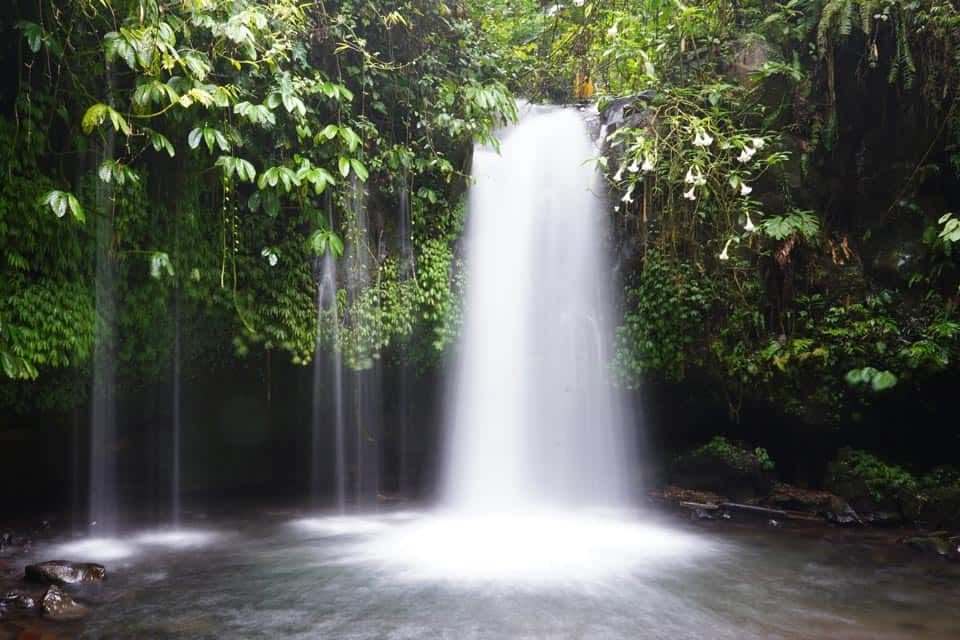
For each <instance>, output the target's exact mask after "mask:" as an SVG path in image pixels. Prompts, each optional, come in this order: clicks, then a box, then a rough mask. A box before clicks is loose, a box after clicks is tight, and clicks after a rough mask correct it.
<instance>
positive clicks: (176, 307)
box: [170, 282, 181, 527]
mask: <svg viewBox="0 0 960 640" xmlns="http://www.w3.org/2000/svg"><path fill="white" fill-rule="evenodd" d="M180 355H181V354H180V283H179V282H177V283H176V284H175V285H174V290H173V421H172V422H173V424H172V425H171V427H172V429H173V438H172V449H173V465H172V467H171V473H170V482H171V486H170V491H171V497H172V500H171V510H172V512H173V518H172V520H173V526H175V527H178V526H180V413H181V412H180V391H181V388H180Z"/></svg>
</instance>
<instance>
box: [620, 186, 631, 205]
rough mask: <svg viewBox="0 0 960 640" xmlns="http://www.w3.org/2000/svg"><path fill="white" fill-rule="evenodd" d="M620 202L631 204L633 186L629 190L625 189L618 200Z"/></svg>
mask: <svg viewBox="0 0 960 640" xmlns="http://www.w3.org/2000/svg"><path fill="white" fill-rule="evenodd" d="M620 200H621V201H622V202H625V203H626V204H630V203H631V202H633V185H630V188H629V189H627V192H626V193H625V194H623V197H622V198H620Z"/></svg>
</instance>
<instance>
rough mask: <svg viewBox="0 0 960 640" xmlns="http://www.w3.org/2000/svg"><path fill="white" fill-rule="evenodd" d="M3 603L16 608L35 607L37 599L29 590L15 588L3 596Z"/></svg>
mask: <svg viewBox="0 0 960 640" xmlns="http://www.w3.org/2000/svg"><path fill="white" fill-rule="evenodd" d="M3 604H4V605H5V606H7V607H11V608H15V609H33V608H34V607H35V606H37V601H36V600H35V599H34V597H33V594H31V593H30V592H29V591H24V590H23V589H14V590H12V591H8V592H7V593H6V594H5V595H4V596H3Z"/></svg>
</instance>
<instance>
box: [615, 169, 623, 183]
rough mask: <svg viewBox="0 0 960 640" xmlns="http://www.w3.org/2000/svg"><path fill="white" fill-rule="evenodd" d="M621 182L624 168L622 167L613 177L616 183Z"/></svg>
mask: <svg viewBox="0 0 960 640" xmlns="http://www.w3.org/2000/svg"><path fill="white" fill-rule="evenodd" d="M621 180H623V167H620V168H619V169H618V170H617V172H616V173H615V174H614V176H613V181H614V182H620V181H621Z"/></svg>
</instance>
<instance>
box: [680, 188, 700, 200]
mask: <svg viewBox="0 0 960 640" xmlns="http://www.w3.org/2000/svg"><path fill="white" fill-rule="evenodd" d="M683 197H684V198H686V199H687V200H696V199H697V194H696V187H690V190H689V191H686V192H684V194H683Z"/></svg>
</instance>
